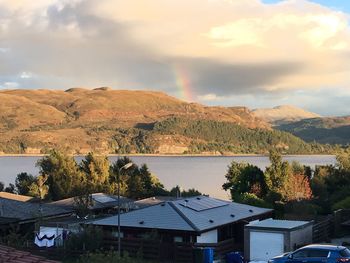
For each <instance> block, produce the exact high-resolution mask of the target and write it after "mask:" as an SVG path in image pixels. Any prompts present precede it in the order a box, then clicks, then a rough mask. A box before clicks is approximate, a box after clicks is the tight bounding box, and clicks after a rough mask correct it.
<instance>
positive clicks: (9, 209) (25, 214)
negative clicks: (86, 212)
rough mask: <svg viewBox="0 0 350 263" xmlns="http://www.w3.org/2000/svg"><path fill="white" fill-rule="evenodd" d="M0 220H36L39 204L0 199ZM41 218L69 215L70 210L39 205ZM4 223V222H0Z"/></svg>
mask: <svg viewBox="0 0 350 263" xmlns="http://www.w3.org/2000/svg"><path fill="white" fill-rule="evenodd" d="M0 209H1V211H0V218H3V219H6V218H11V219H12V220H14V219H17V221H18V220H19V221H24V220H30V219H34V218H38V217H39V216H40V204H39V203H30V202H21V201H17V200H11V199H7V198H0ZM41 213H42V216H44V217H48V216H56V215H64V214H69V213H71V210H67V209H64V208H62V207H59V206H57V205H51V204H42V205H41ZM2 221H6V220H2Z"/></svg>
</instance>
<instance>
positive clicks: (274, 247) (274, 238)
mask: <svg viewBox="0 0 350 263" xmlns="http://www.w3.org/2000/svg"><path fill="white" fill-rule="evenodd" d="M283 241H284V240H283V234H281V233H266V232H255V231H251V232H250V260H251V261H260V260H261V261H268V260H269V259H270V258H272V257H274V256H278V255H281V254H283V243H284V242H283Z"/></svg>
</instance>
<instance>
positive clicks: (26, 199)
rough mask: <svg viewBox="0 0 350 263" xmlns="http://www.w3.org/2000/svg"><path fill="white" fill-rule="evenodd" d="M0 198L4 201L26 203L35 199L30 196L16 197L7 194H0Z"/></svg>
mask: <svg viewBox="0 0 350 263" xmlns="http://www.w3.org/2000/svg"><path fill="white" fill-rule="evenodd" d="M0 198H6V199H11V200H16V201H21V202H28V201H31V200H33V199H35V198H33V197H31V196H26V195H18V194H12V193H7V192H0Z"/></svg>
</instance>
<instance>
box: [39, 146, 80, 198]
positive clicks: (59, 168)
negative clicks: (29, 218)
mask: <svg viewBox="0 0 350 263" xmlns="http://www.w3.org/2000/svg"><path fill="white" fill-rule="evenodd" d="M37 166H39V168H40V174H41V175H47V176H48V180H47V185H48V186H49V189H50V192H49V194H50V196H49V197H50V198H52V200H59V199H63V198H68V197H72V196H76V195H79V189H80V188H81V185H82V182H83V175H82V173H81V171H80V169H79V166H78V165H77V163H76V161H75V160H74V158H73V157H71V156H68V155H65V154H63V153H61V152H59V151H57V150H53V151H51V152H50V155H48V156H45V157H43V158H42V159H40V160H39V161H38V162H37Z"/></svg>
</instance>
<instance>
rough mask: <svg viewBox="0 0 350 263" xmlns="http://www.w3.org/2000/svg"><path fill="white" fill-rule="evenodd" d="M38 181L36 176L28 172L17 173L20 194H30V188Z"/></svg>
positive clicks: (17, 187)
mask: <svg viewBox="0 0 350 263" xmlns="http://www.w3.org/2000/svg"><path fill="white" fill-rule="evenodd" d="M35 181H36V178H35V176H33V175H31V174H28V173H20V174H17V177H16V180H15V186H16V192H17V193H18V194H20V195H28V193H29V188H30V186H31V184H32V183H34V182H35Z"/></svg>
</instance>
